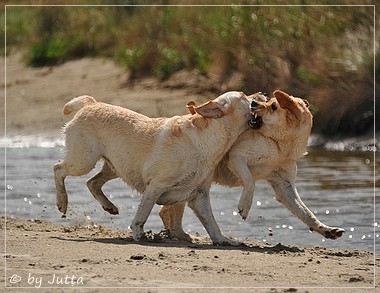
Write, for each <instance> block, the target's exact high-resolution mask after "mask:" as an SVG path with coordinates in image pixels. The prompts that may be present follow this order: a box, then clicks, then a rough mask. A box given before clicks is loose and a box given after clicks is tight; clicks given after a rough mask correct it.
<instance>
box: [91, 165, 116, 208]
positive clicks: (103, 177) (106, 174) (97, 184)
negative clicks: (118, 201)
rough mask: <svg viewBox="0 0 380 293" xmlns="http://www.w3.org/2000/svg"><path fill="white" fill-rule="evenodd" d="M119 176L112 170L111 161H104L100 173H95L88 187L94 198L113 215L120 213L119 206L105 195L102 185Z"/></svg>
mask: <svg viewBox="0 0 380 293" xmlns="http://www.w3.org/2000/svg"><path fill="white" fill-rule="evenodd" d="M118 177H119V176H118V175H117V174H116V173H115V172H114V171H113V170H112V168H111V166H110V162H108V161H104V165H103V167H102V169H101V170H100V172H99V173H97V174H95V175H94V176H93V177H91V178H90V179H89V180H88V181H87V183H86V184H87V187H88V189H89V190H90V192H91V194H92V195H93V196H94V198H95V199H96V200H97V201H98V202H99V203H100V204H101V205H102V207H103V209H104V210H105V211H107V212H109V213H110V214H112V215H117V214H119V210H118V208H117V207H116V206H115V205H114V204H113V203H112V202H111V201H110V200H109V199H108V198H107V197H106V196H105V194H104V193H103V191H102V186H103V185H104V184H105V183H106V182H108V181H110V180H112V179H115V178H118Z"/></svg>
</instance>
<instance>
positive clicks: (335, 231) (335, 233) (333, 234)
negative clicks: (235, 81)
mask: <svg viewBox="0 0 380 293" xmlns="http://www.w3.org/2000/svg"><path fill="white" fill-rule="evenodd" d="M345 232H346V231H345V230H344V229H342V228H335V227H334V228H330V229H328V230H326V231H325V233H324V234H325V235H324V236H325V238H327V239H333V240H335V239H338V238H339V237H341V236H342V235H343V233H345Z"/></svg>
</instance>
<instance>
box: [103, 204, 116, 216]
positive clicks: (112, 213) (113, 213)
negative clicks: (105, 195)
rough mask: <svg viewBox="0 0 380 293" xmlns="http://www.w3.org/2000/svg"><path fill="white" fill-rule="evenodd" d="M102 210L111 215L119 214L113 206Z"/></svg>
mask: <svg viewBox="0 0 380 293" xmlns="http://www.w3.org/2000/svg"><path fill="white" fill-rule="evenodd" d="M103 210H105V211H106V212H109V213H110V214H111V215H118V214H119V209H118V208H117V207H116V206H114V205H110V206H107V207H103Z"/></svg>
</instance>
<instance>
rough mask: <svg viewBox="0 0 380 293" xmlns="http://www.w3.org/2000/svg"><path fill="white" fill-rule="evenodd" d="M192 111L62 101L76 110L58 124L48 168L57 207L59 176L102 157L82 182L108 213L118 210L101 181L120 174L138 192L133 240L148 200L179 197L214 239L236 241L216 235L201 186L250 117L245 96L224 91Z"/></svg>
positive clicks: (62, 191) (61, 200) (61, 189)
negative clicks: (54, 159) (59, 155)
mask: <svg viewBox="0 0 380 293" xmlns="http://www.w3.org/2000/svg"><path fill="white" fill-rule="evenodd" d="M193 109H194V111H195V112H196V114H195V115H191V114H189V115H185V116H175V117H171V118H149V117H146V116H144V115H141V114H138V113H136V112H133V111H131V110H128V109H125V108H122V107H117V106H112V105H109V104H105V103H100V102H96V101H95V99H94V98H92V97H90V96H80V97H77V98H75V99H73V100H71V101H70V102H68V103H67V104H66V105H65V107H64V114H65V115H67V114H70V113H71V112H75V111H78V112H77V113H76V115H75V116H74V118H73V119H72V120H71V121H70V122H69V123H68V124H67V125H66V127H65V129H64V131H65V139H66V158H65V160H64V161H63V162H60V163H57V164H55V165H54V176H55V183H56V189H57V206H58V209H59V210H60V211H61V212H62V213H64V214H65V213H66V211H67V205H68V198H67V192H66V188H65V184H64V179H65V177H66V176H68V175H71V176H81V175H84V174H87V173H88V172H90V171H91V170H92V169H93V168H94V166H95V164H96V163H97V161H98V160H100V159H103V160H104V165H103V168H102V170H101V171H100V172H99V173H98V174H96V175H95V176H94V177H92V178H91V179H89V180H88V182H87V186H88V188H89V190H90V191H91V193H92V194H93V196H94V197H95V198H96V199H97V200H98V201H99V202H100V203H101V204H102V206H103V208H104V210H106V211H108V212H110V213H111V214H116V213H118V209H117V207H116V206H114V205H113V204H112V203H111V202H110V201H109V200H108V199H107V198H106V196H105V195H104V194H103V192H102V190H101V187H102V186H103V184H104V183H105V182H107V181H109V180H111V179H113V178H117V177H121V178H122V179H123V180H124V181H125V182H126V183H127V184H128V185H130V186H131V187H132V188H134V189H136V190H137V191H138V192H140V193H141V194H142V200H141V204H140V206H139V208H138V210H137V213H136V215H135V217H134V219H133V222H132V225H131V228H132V232H133V237H134V239H135V240H139V239H140V238H141V237H142V236H143V234H144V230H143V227H144V224H145V222H146V220H147V218H148V216H149V214H150V212H151V210H152V208H153V206H154V204H156V203H157V204H165V205H169V204H175V203H178V202H187V203H188V205H189V206H190V207H191V208H192V209H193V210H194V212H195V214H196V215H197V217H198V218H199V220H200V221H201V222H202V224H203V225H204V227H205V228H206V230H207V232H208V233H209V235H210V237H211V239H212V241H213V242H214V243H215V244H220V245H223V244H236V242H234V241H232V240H229V239H227V238H225V237H224V236H223V235H222V234H221V232H220V230H219V227H218V225H217V223H216V221H215V219H214V217H213V214H212V210H211V206H210V199H209V190H210V186H211V183H212V176H213V172H214V170H215V167H216V165H217V164H218V162H219V161H220V160H221V159H222V158H223V156H224V155H225V154H226V152H227V151H228V150H229V149H230V147H231V146H232V144H233V143H234V142H235V140H236V139H237V138H238V136H239V135H240V134H241V133H242V132H243V131H244V130H246V129H247V128H248V127H249V126H248V121H249V120H250V119H251V120H252V121H254V119H252V116H251V115H250V101H249V100H248V99H247V97H246V96H245V95H244V94H243V93H240V92H228V93H225V94H223V95H221V96H219V97H218V98H216V99H215V100H212V101H209V102H207V103H205V104H203V105H200V106H199V107H193Z"/></svg>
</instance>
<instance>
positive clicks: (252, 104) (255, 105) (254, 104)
mask: <svg viewBox="0 0 380 293" xmlns="http://www.w3.org/2000/svg"><path fill="white" fill-rule="evenodd" d="M258 105H259V103H257V102H256V101H255V100H252V102H251V107H252V108H255V107H257V106H258Z"/></svg>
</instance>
